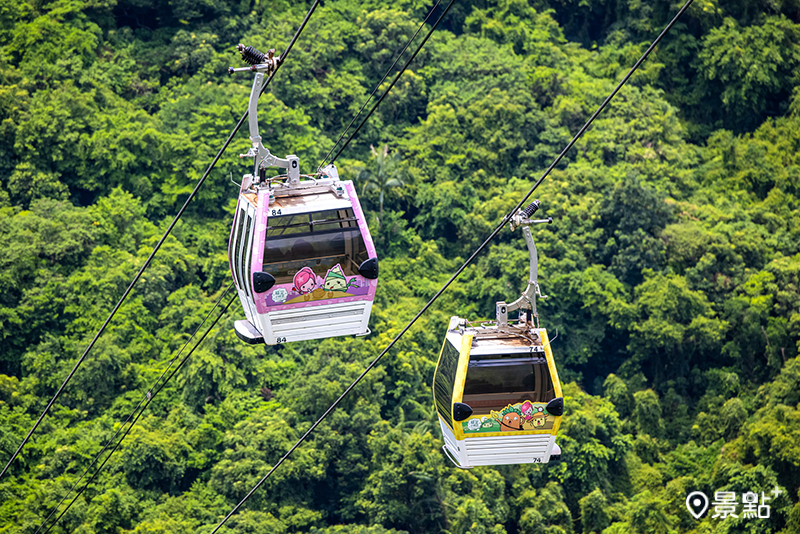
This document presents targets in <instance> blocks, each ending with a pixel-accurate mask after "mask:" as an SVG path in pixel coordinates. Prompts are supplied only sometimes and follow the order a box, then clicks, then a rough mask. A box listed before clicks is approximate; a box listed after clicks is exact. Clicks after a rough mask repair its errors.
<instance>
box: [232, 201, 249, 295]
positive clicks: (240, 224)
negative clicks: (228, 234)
mask: <svg viewBox="0 0 800 534" xmlns="http://www.w3.org/2000/svg"><path fill="white" fill-rule="evenodd" d="M237 215H238V216H237V217H236V222H235V223H234V224H235V225H236V232H234V236H233V243H232V245H233V246H232V247H231V249H232V250H233V254H232V255H231V258H230V260H231V266H232V267H233V269H231V270H232V271H233V278H234V280H235V281H236V286H237V287H238V288H240V289H241V288H242V272H241V270H240V268H239V258H240V252H241V250H242V232H243V230H244V220H245V219H246V215H245V212H244V210H243V209H240V210H239V211H238V212H237Z"/></svg>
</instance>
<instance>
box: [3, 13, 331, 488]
mask: <svg viewBox="0 0 800 534" xmlns="http://www.w3.org/2000/svg"><path fill="white" fill-rule="evenodd" d="M319 3H320V0H315V1H314V3H313V4H311V7H310V8H309V10H308V13H306V16H305V18H304V19H303V22H302V23H301V24H300V27H299V28H298V29H297V31H296V32H295V34H294V36H293V37H292V40H291V41H290V42H289V45H288V46H287V47H286V49H285V50H284V51H283V53H281V55H280V59H279V60H278V62H277V65H276V66H275V69H274V70H273V71H272V74H270V77H269V78H267V81H266V82H264V85H263V86H262V87H261V93H259V96H260V95H261V94H264V90H266V88H267V86H268V85H269V83H270V82H271V81H272V78H274V77H275V74H276V73H277V72H278V69H279V68H280V66H281V65H282V64H283V61H284V60H285V59H286V56H287V55H288V54H289V52H290V51H291V49H292V47H293V46H294V44H295V42H296V41H297V38H298V37H300V34H301V33H302V32H303V30H304V29H305V27H306V24H307V23H308V20H309V19H310V18H311V15H312V14H313V13H314V11H315V10H316V9H317V6H318V5H319ZM249 113H250V110H249V109H248V110H247V111H245V112H244V115H242V118H241V119H239V122H238V123H236V126H235V127H234V128H233V130H232V131H231V133H230V135H228V138H227V139H226V140H225V143H223V145H222V148H220V149H219V152H217V155H216V156H214V159H213V160H212V161H211V165H209V167H208V169H206V172H205V173H203V176H202V177H201V178H200V180H198V182H197V184H196V185H195V186H194V189H193V190H192V192H191V193H190V194H189V197H188V198H187V199H186V202H184V203H183V206H181V209H180V210H179V211H178V213H177V215H175V218H174V219H172V222H171V223H170V225H169V227H168V228H167V230H166V232H164V235H163V236H161V239H159V241H158V243H157V244H156V246H155V247H154V248H153V251H152V252H151V253H150V255H149V256H148V257H147V260H146V261H145V262H144V264H143V265H142V267H141V268H140V269H139V272H137V273H136V276H134V277H133V280H132V281H131V283H130V285H129V286H128V289H126V290H125V292H124V293H123V294H122V297H121V298H120V299H119V302H117V305H116V306H114V309H113V310H111V313H110V314H109V315H108V318H107V319H106V320H105V322H104V323H103V325H102V326H101V327H100V330H98V331H97V334H95V336H94V338H93V339H92V341H91V342H90V343H89V346H87V347H86V350H85V351H83V354H82V355H81V357H80V358H78V361H77V362H76V363H75V366H74V367H73V368H72V371H70V372H69V375H67V378H66V379H65V380H64V382H63V383H62V384H61V386H60V387H59V388H58V391H56V393H55V395H53V398H52V399H50V402H48V403H47V406H46V407H45V409H44V411H43V412H42V414H41V415H40V416H39V419H37V420H36V422H35V423H34V425H33V428H31V429H30V431H29V432H28V434H27V435H26V436H25V438H24V439H23V440H22V443H20V445H19V447H17V450H16V451H15V452H14V454H13V455H11V458H10V459H9V460H8V462H7V463H6V466H5V467H4V468H3V471H2V472H0V480H2V478H3V476H4V475H5V474H6V472H7V471H8V469H9V467H11V464H12V463H13V462H14V460H15V459H16V458H17V456H19V453H20V452H21V451H22V449H23V448H24V447H25V445H26V444H27V443H28V440H29V439H30V438H31V436H32V435H33V433H34V432H35V431H36V429H37V428H38V427H39V424H40V423H41V422H42V420H43V419H44V416H45V415H47V412H49V411H50V408H51V407H52V406H53V403H55V401H56V399H58V397H59V396H60V395H61V392H62V391H63V390H64V388H65V387H66V385H67V383H69V381H70V380H72V376H73V375H74V374H75V372H76V371H77V370H78V367H80V365H81V364H82V363H83V360H84V359H86V356H87V355H88V354H89V351H90V350H92V347H94V345H95V343H97V340H98V339H99V338H100V336H101V335H102V334H103V332H104V331H105V329H106V327H107V326H108V324H109V323H110V322H111V319H113V318H114V315H116V313H117V310H119V308H120V306H122V303H123V302H125V299H127V298H128V295H129V294H130V292H131V291H132V290H133V286H135V285H136V283H137V282H138V281H139V278H141V277H142V274H143V273H144V271H145V269H147V267H149V266H150V262H152V261H153V257H154V256H155V255H156V253H157V252H158V251H159V249H160V248H161V245H163V244H164V241H166V239H167V236H169V234H170V232H172V229H173V228H175V225H176V224H177V223H178V219H180V218H181V216H182V215H183V213H184V212H185V211H186V208H187V207H188V206H189V202H191V201H192V199H193V198H194V197H195V195H197V192H198V190H199V189H200V187H201V186H202V185H203V183H204V182H205V181H206V178H208V175H209V174H210V173H211V171H212V169H213V168H214V167H215V166H216V164H217V161H219V159H220V158H221V157H222V154H223V153H224V152H225V150H226V149H227V148H228V145H229V144H230V142H231V141H232V140H233V137H234V136H235V135H236V133H237V132H238V131H239V128H241V127H242V124H244V121H245V120H247V116H248V115H249Z"/></svg>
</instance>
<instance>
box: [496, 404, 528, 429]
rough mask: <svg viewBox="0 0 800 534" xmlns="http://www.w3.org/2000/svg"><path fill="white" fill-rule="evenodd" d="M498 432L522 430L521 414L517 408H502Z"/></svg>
mask: <svg viewBox="0 0 800 534" xmlns="http://www.w3.org/2000/svg"><path fill="white" fill-rule="evenodd" d="M492 415H494V414H492ZM500 430H502V431H503V432H509V431H518V430H522V412H521V411H520V410H519V408H517V407H516V406H507V407H505V408H503V411H502V412H500Z"/></svg>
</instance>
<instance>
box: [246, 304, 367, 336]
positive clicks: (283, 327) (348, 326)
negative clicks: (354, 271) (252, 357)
mask: <svg viewBox="0 0 800 534" xmlns="http://www.w3.org/2000/svg"><path fill="white" fill-rule="evenodd" d="M371 311H372V302H371V301H368V300H361V301H356V302H345V303H341V304H321V305H319V306H308V307H306V308H297V309H291V310H281V311H274V312H269V313H263V314H259V317H258V318H259V321H260V324H261V326H262V332H263V333H264V341H265V342H266V343H267V344H268V345H274V344H275V343H289V342H292V341H303V340H308V339H322V338H326V337H336V336H348V335H363V334H367V333H369V329H368V325H369V314H370V312H371Z"/></svg>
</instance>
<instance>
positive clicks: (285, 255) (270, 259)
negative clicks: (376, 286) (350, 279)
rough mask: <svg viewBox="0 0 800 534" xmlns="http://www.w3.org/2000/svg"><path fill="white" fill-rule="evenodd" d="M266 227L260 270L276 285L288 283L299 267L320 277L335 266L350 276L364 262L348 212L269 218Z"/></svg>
mask: <svg viewBox="0 0 800 534" xmlns="http://www.w3.org/2000/svg"><path fill="white" fill-rule="evenodd" d="M268 224H269V226H268V227H267V239H266V244H265V249H264V271H265V272H268V273H270V274H271V275H272V276H274V277H275V280H276V281H277V283H279V284H286V283H289V282H291V281H292V277H293V276H294V274H295V273H296V272H297V271H299V270H300V269H302V268H303V267H311V268H312V269H313V270H314V272H316V273H318V274H320V273H324V271H325V270H327V269H330V268H332V267H333V266H334V265H336V264H337V263H338V264H339V265H340V266H341V267H342V270H343V271H344V274H345V275H346V276H354V275H356V274H358V267H359V266H360V265H361V263H362V262H364V261H366V260H367V259H368V255H367V248H366V246H365V245H364V238H363V237H362V236H361V232H360V231H359V229H358V222H357V221H356V219H355V217H354V216H353V210H351V209H346V210H329V211H321V212H315V213H311V214H308V213H306V214H303V215H283V216H278V217H270V218H269V220H268Z"/></svg>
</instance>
